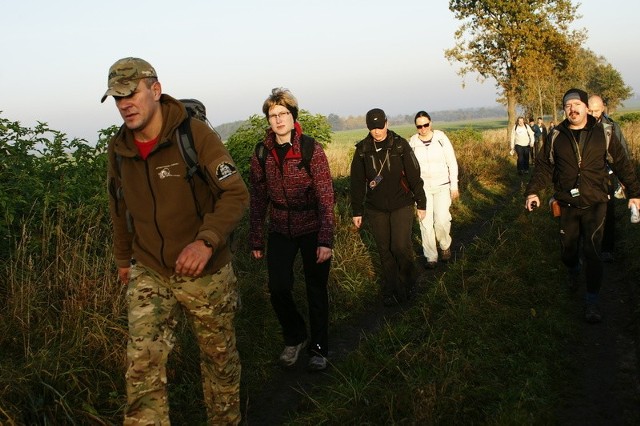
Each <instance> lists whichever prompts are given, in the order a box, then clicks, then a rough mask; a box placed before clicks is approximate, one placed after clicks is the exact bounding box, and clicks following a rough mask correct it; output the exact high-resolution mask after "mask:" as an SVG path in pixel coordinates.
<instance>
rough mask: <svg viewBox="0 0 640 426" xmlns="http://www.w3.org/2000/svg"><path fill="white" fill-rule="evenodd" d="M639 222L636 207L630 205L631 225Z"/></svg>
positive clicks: (639, 215)
mask: <svg viewBox="0 0 640 426" xmlns="http://www.w3.org/2000/svg"><path fill="white" fill-rule="evenodd" d="M638 222H640V213H639V212H638V207H637V206H636V205H635V204H632V205H631V223H638Z"/></svg>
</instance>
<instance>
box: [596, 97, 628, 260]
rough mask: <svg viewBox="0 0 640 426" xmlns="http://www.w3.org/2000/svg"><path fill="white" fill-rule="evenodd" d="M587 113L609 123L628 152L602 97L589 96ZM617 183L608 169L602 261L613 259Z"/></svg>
mask: <svg viewBox="0 0 640 426" xmlns="http://www.w3.org/2000/svg"><path fill="white" fill-rule="evenodd" d="M589 114H591V115H593V116H594V117H595V119H596V120H598V122H602V123H603V125H610V126H612V127H613V131H614V132H615V134H616V136H618V139H619V140H620V142H621V143H622V146H623V147H624V150H625V152H626V153H627V154H628V153H629V151H628V149H627V141H626V140H625V138H624V135H623V134H622V129H620V125H619V124H618V123H616V122H615V121H613V120H612V119H611V118H610V117H609V116H608V115H607V114H605V112H604V101H603V100H602V97H600V96H598V95H591V96H589ZM619 185H620V184H619V183H618V178H616V176H615V175H614V174H613V171H611V170H609V202H607V215H606V219H605V221H604V235H603V237H602V256H601V257H602V261H603V262H613V261H614V256H613V252H614V248H615V219H616V210H615V209H616V197H615V196H614V194H615V191H616V189H617V187H618V186H619Z"/></svg>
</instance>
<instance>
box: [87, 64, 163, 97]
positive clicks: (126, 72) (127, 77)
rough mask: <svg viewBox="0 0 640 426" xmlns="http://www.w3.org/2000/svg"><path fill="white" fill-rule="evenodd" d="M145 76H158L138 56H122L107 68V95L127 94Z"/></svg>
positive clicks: (131, 91)
mask: <svg viewBox="0 0 640 426" xmlns="http://www.w3.org/2000/svg"><path fill="white" fill-rule="evenodd" d="M147 77H158V75H157V74H156V70H154V69H153V67H152V66H151V64H150V63H149V62H147V61H145V60H143V59H140V58H123V59H120V60H118V61H116V63H115V64H113V65H111V68H109V77H108V79H109V80H108V84H107V85H108V87H109V88H108V89H107V91H106V92H105V93H104V96H103V97H102V100H101V101H100V102H104V100H105V99H107V96H129V95H130V94H131V93H133V91H134V90H136V87H138V81H140V79H143V78H147Z"/></svg>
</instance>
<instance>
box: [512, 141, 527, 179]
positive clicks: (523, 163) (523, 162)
mask: <svg viewBox="0 0 640 426" xmlns="http://www.w3.org/2000/svg"><path fill="white" fill-rule="evenodd" d="M514 149H515V151H516V155H517V156H518V161H517V162H516V165H517V167H518V172H520V173H522V172H528V171H529V146H522V145H516V146H515V147H514Z"/></svg>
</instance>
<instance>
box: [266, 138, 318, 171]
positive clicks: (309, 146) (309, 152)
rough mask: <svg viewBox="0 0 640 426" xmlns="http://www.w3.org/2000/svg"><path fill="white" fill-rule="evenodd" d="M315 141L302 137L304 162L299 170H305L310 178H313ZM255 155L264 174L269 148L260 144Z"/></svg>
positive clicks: (301, 161) (301, 146) (301, 144)
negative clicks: (312, 161) (312, 166)
mask: <svg viewBox="0 0 640 426" xmlns="http://www.w3.org/2000/svg"><path fill="white" fill-rule="evenodd" d="M314 145H315V144H314V140H313V139H312V138H311V137H309V136H307V135H305V134H302V135H301V136H300V151H301V154H302V160H300V164H298V169H301V168H302V167H304V168H305V170H306V171H307V173H308V174H309V176H311V157H313V151H314V149H315V146H314ZM255 154H256V157H257V158H258V162H259V163H260V166H262V173H264V165H265V163H266V161H267V154H268V152H267V148H266V147H265V146H264V142H258V143H257V144H256V147H255Z"/></svg>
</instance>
